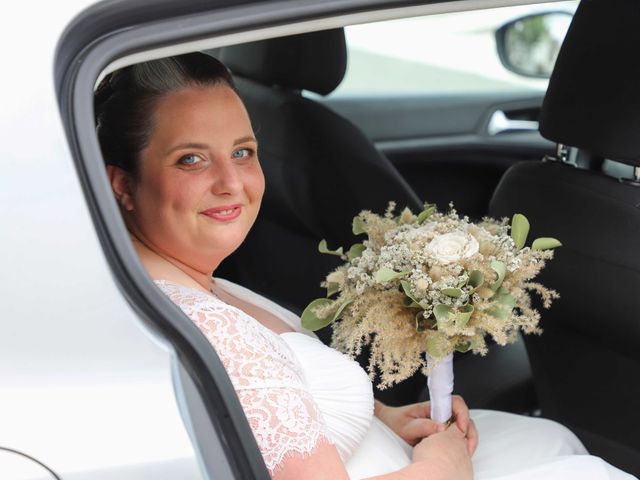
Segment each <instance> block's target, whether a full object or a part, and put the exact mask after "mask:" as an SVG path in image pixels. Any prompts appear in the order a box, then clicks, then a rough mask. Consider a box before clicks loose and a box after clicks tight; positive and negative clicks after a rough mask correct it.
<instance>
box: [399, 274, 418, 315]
mask: <svg viewBox="0 0 640 480" xmlns="http://www.w3.org/2000/svg"><path fill="white" fill-rule="evenodd" d="M400 286H401V287H402V291H403V292H404V294H405V295H406V297H405V298H404V304H405V305H406V306H407V307H419V308H422V305H420V302H419V301H418V299H417V298H416V297H415V296H413V294H412V293H411V284H410V283H409V282H407V281H406V280H400Z"/></svg>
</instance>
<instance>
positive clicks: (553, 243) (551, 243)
mask: <svg viewBox="0 0 640 480" xmlns="http://www.w3.org/2000/svg"><path fill="white" fill-rule="evenodd" d="M561 246H562V243H560V241H559V240H556V239H555V238H551V237H540V238H536V239H535V240H534V241H533V244H532V245H531V249H532V250H549V249H550V248H557V247H561Z"/></svg>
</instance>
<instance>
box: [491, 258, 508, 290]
mask: <svg viewBox="0 0 640 480" xmlns="http://www.w3.org/2000/svg"><path fill="white" fill-rule="evenodd" d="M491 268H493V270H494V271H495V272H496V273H497V274H498V279H497V280H496V281H495V282H493V283H490V284H489V288H490V289H491V290H493V291H495V290H497V289H498V288H500V286H501V285H502V281H503V280H504V276H505V275H506V274H507V266H506V265H505V264H504V262H501V261H499V260H493V261H492V262H491Z"/></svg>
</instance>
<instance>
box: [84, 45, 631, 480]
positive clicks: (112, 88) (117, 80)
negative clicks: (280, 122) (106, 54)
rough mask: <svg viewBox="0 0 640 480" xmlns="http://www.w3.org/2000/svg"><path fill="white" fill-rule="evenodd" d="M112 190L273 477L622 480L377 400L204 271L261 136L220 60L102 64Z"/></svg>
mask: <svg viewBox="0 0 640 480" xmlns="http://www.w3.org/2000/svg"><path fill="white" fill-rule="evenodd" d="M95 110H96V123H97V133H98V137H99V140H100V144H101V148H102V152H103V156H104V158H105V161H106V163H107V172H108V176H109V179H110V182H111V185H112V188H113V192H114V194H115V196H116V199H117V201H118V203H119V205H120V208H121V211H122V215H123V217H124V220H125V223H126V225H127V228H128V229H129V232H130V234H131V238H132V241H133V244H134V246H135V248H136V251H137V252H138V255H139V257H140V259H141V261H142V263H143V265H144V266H145V268H146V270H147V272H148V273H149V276H150V277H151V278H152V279H153V280H154V281H155V283H156V285H157V286H158V287H159V288H160V289H161V290H162V291H163V292H164V293H165V294H167V295H168V296H169V297H170V298H171V299H172V300H173V301H174V302H175V303H176V304H177V305H178V306H179V307H181V309H182V310H183V311H184V312H185V314H186V315H187V316H188V317H189V318H190V319H191V320H192V321H193V322H194V323H195V324H196V325H197V326H198V327H199V329H200V330H201V331H202V333H203V334H204V335H205V336H206V337H207V338H208V339H209V341H210V342H211V343H212V345H213V347H214V348H215V350H216V352H217V353H218V355H219V356H220V358H221V360H222V362H223V363H224V366H225V368H226V370H227V372H228V374H229V376H230V378H231V381H232V383H233V386H234V388H235V390H236V393H237V395H238V397H239V399H240V402H241V404H242V407H243V409H244V412H245V414H246V416H247V419H248V421H249V424H250V426H251V428H252V431H253V433H254V436H255V438H256V441H257V443H258V446H259V448H260V451H261V453H262V456H263V458H264V461H265V464H266V466H267V468H268V469H269V473H270V474H271V476H272V478H274V479H278V480H285V479H300V478H309V479H346V478H373V477H375V478H378V479H388V480H391V479H422V478H429V479H452V480H453V479H455V480H457V479H461V480H463V479H470V478H474V477H475V478H476V479H518V480H524V479H533V478H544V479H571V478H575V479H581V480H584V479H630V478H633V477H631V476H630V475H628V474H626V473H624V472H621V471H620V470H617V469H615V468H614V467H612V466H610V465H608V464H607V463H606V462H604V461H602V460H601V459H599V458H596V457H592V456H589V455H588V454H587V452H586V450H585V449H584V447H583V446H582V444H581V443H580V441H579V440H578V439H577V438H576V437H575V436H574V435H573V434H572V433H571V432H570V431H569V430H567V429H566V428H564V427H563V426H561V425H559V424H557V423H554V422H551V421H549V420H544V419H535V418H529V417H521V416H517V415H512V414H507V413H500V412H492V411H471V412H470V411H469V410H468V409H467V407H466V405H465V403H464V401H463V400H462V398H460V397H454V404H453V409H454V414H455V415H456V422H455V423H454V424H453V425H451V426H450V427H449V428H445V426H444V425H441V424H437V423H435V422H433V421H431V420H430V419H429V404H428V402H425V403H419V404H414V405H408V406H405V407H398V408H395V407H388V406H385V405H383V404H382V403H380V402H377V401H374V399H373V394H372V387H371V383H370V381H369V379H368V377H367V375H366V374H365V372H364V371H363V370H362V369H361V368H360V366H359V365H358V364H357V363H356V362H354V361H352V360H350V359H349V358H348V357H346V356H344V355H342V354H341V353H338V352H337V351H335V350H333V349H331V348H329V347H326V346H325V345H323V344H322V343H321V342H320V341H319V340H318V339H317V338H316V337H315V336H314V335H313V334H312V333H310V332H305V331H303V330H302V328H301V327H300V322H299V318H298V317H297V316H296V315H294V314H293V313H291V312H289V311H287V310H285V309H283V308H282V307H280V306H278V305H276V304H274V303H273V302H271V301H269V300H267V299H266V298H264V297H261V296H260V295H258V294H256V293H254V292H251V291H250V290H247V289H245V288H243V287H241V286H239V285H236V284H234V283H232V282H229V281H226V280H223V279H221V278H214V277H213V274H214V272H215V270H216V268H217V266H218V265H219V264H220V262H221V261H222V260H223V259H224V258H225V257H227V256H228V255H230V254H231V253H232V252H233V251H234V250H235V249H236V248H238V246H239V245H240V244H241V243H242V241H243V240H244V238H245V236H246V235H247V233H248V231H249V229H250V228H251V226H252V225H253V223H254V221H255V219H256V216H257V215H258V211H259V208H260V202H261V199H262V195H263V192H264V177H263V174H262V170H261V168H260V164H259V162H258V145H257V141H256V139H255V137H254V133H253V130H252V128H251V123H250V120H249V118H248V116H247V113H246V110H245V108H244V106H243V104H242V101H241V100H240V98H239V97H238V95H237V93H236V91H235V89H234V86H233V81H232V79H231V77H230V75H229V73H228V71H227V69H226V68H225V67H224V65H222V64H221V63H220V62H218V61H217V60H215V59H213V58H211V57H209V56H207V55H205V54H201V53H192V54H187V55H181V56H178V57H172V58H166V59H162V60H156V61H151V62H147V63H143V64H138V65H134V66H131V67H127V68H124V69H122V70H119V71H117V72H114V73H112V74H110V75H108V76H107V77H105V79H104V80H103V81H102V82H101V83H100V85H99V87H98V89H97V91H96V94H95Z"/></svg>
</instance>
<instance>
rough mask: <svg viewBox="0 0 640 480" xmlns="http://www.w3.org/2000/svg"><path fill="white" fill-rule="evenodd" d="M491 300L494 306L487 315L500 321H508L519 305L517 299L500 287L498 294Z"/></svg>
mask: <svg viewBox="0 0 640 480" xmlns="http://www.w3.org/2000/svg"><path fill="white" fill-rule="evenodd" d="M491 300H492V301H493V303H494V306H493V307H491V308H490V309H489V310H487V313H488V314H489V315H492V316H494V317H496V318H497V319H499V320H507V319H508V318H509V317H510V316H511V313H512V312H513V308H514V307H515V306H516V304H517V302H516V299H515V298H513V296H512V295H511V293H509V291H508V290H507V289H506V288H504V287H500V289H499V290H498V291H497V292H496V294H495V295H494V296H493V297H491Z"/></svg>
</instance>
